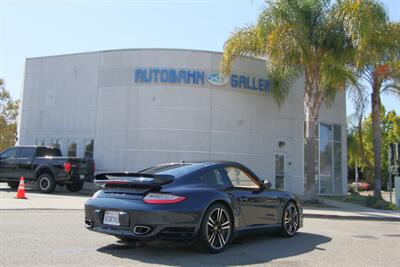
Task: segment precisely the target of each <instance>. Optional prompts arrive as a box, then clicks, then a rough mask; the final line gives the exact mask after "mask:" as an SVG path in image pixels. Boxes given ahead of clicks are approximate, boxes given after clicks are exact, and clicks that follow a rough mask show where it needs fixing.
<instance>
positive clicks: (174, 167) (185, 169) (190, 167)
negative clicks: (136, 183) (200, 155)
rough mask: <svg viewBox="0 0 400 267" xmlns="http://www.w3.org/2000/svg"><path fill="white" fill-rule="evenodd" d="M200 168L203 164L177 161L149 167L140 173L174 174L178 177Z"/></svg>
mask: <svg viewBox="0 0 400 267" xmlns="http://www.w3.org/2000/svg"><path fill="white" fill-rule="evenodd" d="M200 168H201V166H200V165H199V164H190V163H176V164H165V165H158V166H154V167H150V168H148V169H145V170H142V171H140V172H139V173H144V174H168V175H172V176H174V177H175V178H178V177H180V176H184V175H186V174H188V173H191V172H194V171H197V170H198V169H200Z"/></svg>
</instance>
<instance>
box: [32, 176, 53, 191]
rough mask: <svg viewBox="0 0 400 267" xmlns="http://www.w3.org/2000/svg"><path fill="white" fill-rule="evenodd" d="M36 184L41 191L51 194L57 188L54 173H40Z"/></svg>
mask: <svg viewBox="0 0 400 267" xmlns="http://www.w3.org/2000/svg"><path fill="white" fill-rule="evenodd" d="M36 186H37V189H38V190H39V191H40V192H41V193H45V194H49V193H52V192H54V189H56V182H55V181H54V178H53V175H51V174H50V173H47V172H45V173H42V174H41V175H39V177H38V179H37V181H36Z"/></svg>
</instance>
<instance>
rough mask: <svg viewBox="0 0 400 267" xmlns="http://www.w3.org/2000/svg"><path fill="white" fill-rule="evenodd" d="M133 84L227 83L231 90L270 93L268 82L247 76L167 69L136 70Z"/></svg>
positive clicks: (217, 84) (221, 84)
mask: <svg viewBox="0 0 400 267" xmlns="http://www.w3.org/2000/svg"><path fill="white" fill-rule="evenodd" d="M134 81H135V83H166V84H193V85H203V84H204V83H205V81H207V82H208V83H210V84H212V85H216V86H224V85H226V84H228V83H229V85H230V86H231V87H233V88H243V89H247V90H253V91H259V92H270V81H269V80H267V79H263V78H256V77H253V76H248V75H239V74H231V75H230V76H229V77H226V76H223V75H222V74H221V73H219V72H210V73H208V74H207V75H206V74H205V72H204V71H199V70H188V69H169V68H137V69H135V71H134Z"/></svg>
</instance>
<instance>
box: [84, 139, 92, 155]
mask: <svg viewBox="0 0 400 267" xmlns="http://www.w3.org/2000/svg"><path fill="white" fill-rule="evenodd" d="M93 151H94V140H93V139H87V140H86V141H85V152H84V153H85V154H84V157H85V158H90V159H92V158H93Z"/></svg>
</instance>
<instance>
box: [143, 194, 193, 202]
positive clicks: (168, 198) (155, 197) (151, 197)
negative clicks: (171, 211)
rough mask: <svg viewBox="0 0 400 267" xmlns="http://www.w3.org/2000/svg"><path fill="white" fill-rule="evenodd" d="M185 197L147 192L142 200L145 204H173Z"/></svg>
mask: <svg viewBox="0 0 400 267" xmlns="http://www.w3.org/2000/svg"><path fill="white" fill-rule="evenodd" d="M185 199H186V197H181V196H175V195H171V194H161V193H149V194H147V195H146V196H145V197H144V199H143V202H144V203H147V204H175V203H179V202H182V201H184V200H185Z"/></svg>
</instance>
